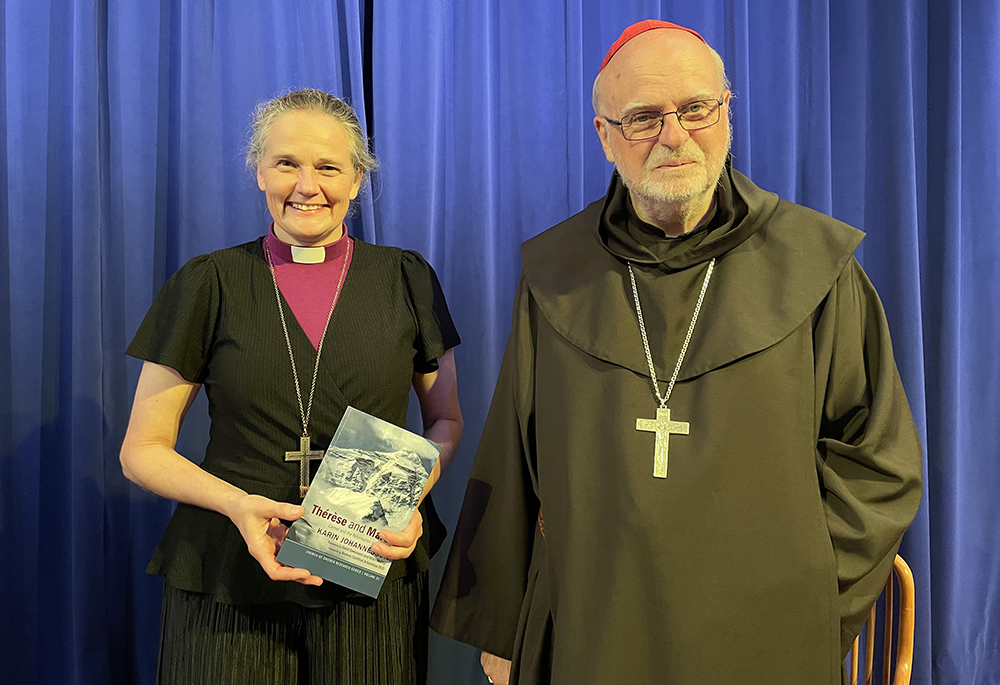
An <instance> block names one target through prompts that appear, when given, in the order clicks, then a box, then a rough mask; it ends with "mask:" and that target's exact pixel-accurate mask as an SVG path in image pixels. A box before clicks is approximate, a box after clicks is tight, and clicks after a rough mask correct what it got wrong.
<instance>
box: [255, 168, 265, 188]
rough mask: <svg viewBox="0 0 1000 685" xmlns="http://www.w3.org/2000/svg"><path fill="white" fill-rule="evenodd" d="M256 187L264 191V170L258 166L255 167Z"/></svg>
mask: <svg viewBox="0 0 1000 685" xmlns="http://www.w3.org/2000/svg"><path fill="white" fill-rule="evenodd" d="M257 187H258V188H260V189H261V190H264V170H263V169H261V168H260V164H258V165H257Z"/></svg>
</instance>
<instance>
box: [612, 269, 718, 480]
mask: <svg viewBox="0 0 1000 685" xmlns="http://www.w3.org/2000/svg"><path fill="white" fill-rule="evenodd" d="M627 264H628V277H629V279H630V280H631V281H632V297H633V298H634V299H635V312H636V314H638V316H639V332H640V333H642V346H643V348H644V349H645V350H646V363H647V364H648V365H649V377H650V379H651V380H652V382H653V392H654V393H656V399H657V400H658V401H659V403H660V406H659V407H657V409H656V418H655V419H636V422H635V429H636V430H637V431H649V432H651V433H656V448H655V450H654V451H653V477H654V478H666V477H667V457H668V454H669V449H670V436H671V435H688V433H689V432H690V430H691V424H689V423H687V422H685V421H673V420H671V418H670V410H669V409H667V401H668V400H670V393H672V392H673V391H674V383H676V382H677V375H678V374H679V373H680V371H681V363H682V362H683V361H684V355H685V354H687V349H688V343H690V342H691V335H692V334H693V333H694V326H695V324H696V323H698V314H699V312H701V303H702V302H703V301H704V300H705V291H706V290H708V282H709V281H710V280H711V279H712V271H713V270H714V269H715V258H714V257H713V258H712V261H710V262H709V263H708V271H707V272H705V280H704V281H703V282H702V284H701V293H700V294H699V295H698V303H697V304H696V305H695V306H694V314H692V315H691V325H689V326H688V330H687V336H685V338H684V344H683V345H682V346H681V353H680V355H678V357H677V365H676V366H674V374H673V376H671V377H670V383H668V384H667V392H666V394H664V395H661V394H660V386H659V384H658V383H657V381H656V369H655V368H654V367H653V355H652V354H651V353H650V351H649V340H647V338H646V323H645V322H644V321H643V319H642V307H641V306H640V305H639V290H638V289H637V288H636V287H635V272H633V271H632V262H627Z"/></svg>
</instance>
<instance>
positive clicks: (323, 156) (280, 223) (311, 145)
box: [257, 110, 362, 246]
mask: <svg viewBox="0 0 1000 685" xmlns="http://www.w3.org/2000/svg"><path fill="white" fill-rule="evenodd" d="M361 178H362V174H361V172H359V171H356V170H355V169H354V164H353V163H352V159H351V147H350V140H349V138H348V137H347V134H346V133H345V132H344V129H343V127H342V126H341V125H340V124H339V123H338V122H337V121H336V120H335V119H334V118H332V117H330V116H328V115H326V114H320V113H318V112H313V111H310V110H296V111H292V112H287V113H285V114H282V115H280V116H279V117H278V118H277V119H275V120H274V122H273V123H272V124H271V128H270V131H269V132H268V135H267V143H266V144H265V146H264V154H263V156H262V158H261V161H260V163H259V164H258V165H257V186H258V187H259V188H260V189H261V190H262V191H264V195H265V196H266V197H267V208H268V210H270V212H271V216H272V217H273V218H274V234H275V235H276V236H277V237H278V238H279V239H281V240H282V241H284V242H286V243H291V244H292V245H302V246H317V245H326V244H328V243H332V242H334V241H336V240H337V239H338V238H340V236H341V227H342V225H343V222H344V217H345V216H347V210H348V208H349V207H350V204H351V200H353V199H354V198H356V197H357V196H358V190H359V189H360V188H361Z"/></svg>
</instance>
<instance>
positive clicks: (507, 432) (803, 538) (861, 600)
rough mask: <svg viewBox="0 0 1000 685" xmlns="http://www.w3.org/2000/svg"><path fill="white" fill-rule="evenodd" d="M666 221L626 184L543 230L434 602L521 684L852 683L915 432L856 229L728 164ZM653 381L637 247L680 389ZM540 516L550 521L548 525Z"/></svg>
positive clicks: (528, 258)
mask: <svg viewBox="0 0 1000 685" xmlns="http://www.w3.org/2000/svg"><path fill="white" fill-rule="evenodd" d="M716 200H717V201H716V208H715V213H714V216H713V218H712V220H711V221H710V222H709V223H708V225H707V226H705V227H703V228H702V229H701V230H699V231H696V232H695V233H693V234H689V235H688V236H685V237H683V238H681V239H676V240H669V239H663V238H662V236H659V237H657V236H656V235H655V233H654V232H653V231H652V230H650V227H648V226H644V225H643V224H642V223H641V222H640V221H638V220H637V219H636V217H635V216H634V214H632V213H631V210H630V209H629V206H628V201H627V198H626V192H625V190H624V188H623V187H622V186H621V184H620V182H619V181H618V179H617V178H614V179H613V180H612V184H611V188H610V189H609V192H608V197H607V198H606V200H605V201H603V202H597V203H594V204H592V205H590V206H589V207H588V208H587V209H585V210H584V211H583V212H581V213H579V214H577V215H575V216H573V217H571V218H570V219H568V220H567V221H565V222H563V223H562V224H559V225H558V226H556V227H554V228H552V229H550V230H548V231H546V232H545V233H543V234H541V235H539V236H537V237H536V238H534V239H532V240H529V241H528V242H527V243H525V245H524V246H523V249H522V262H523V268H524V270H523V275H522V280H521V284H520V288H519V291H518V295H517V299H516V302H515V307H514V319H513V328H512V331H511V335H510V339H509V341H508V344H507V349H506V353H505V356H504V361H503V364H502V367H501V371H500V377H499V379H498V381H497V388H496V392H495V395H494V397H493V404H492V406H491V409H490V413H489V417H488V419H487V422H486V426H485V428H484V430H483V436H482V441H481V443H480V446H479V452H478V455H477V457H476V462H475V465H474V467H473V470H472V474H471V480H470V483H469V487H468V490H467V492H466V497H465V502H464V505H463V509H462V514H461V519H460V522H459V525H458V528H457V530H456V533H455V538H454V542H453V544H452V548H451V554H450V557H449V559H448V564H447V567H446V570H445V576H444V580H443V582H442V585H441V591H440V593H439V595H438V598H437V602H436V606H435V607H434V612H433V617H432V627H434V629H435V630H437V631H438V632H440V633H442V634H444V635H448V636H450V637H453V638H455V639H457V640H461V641H463V642H468V643H470V644H473V645H475V646H477V647H480V648H482V649H485V650H487V651H489V652H492V653H494V654H498V655H501V656H504V657H508V658H513V662H514V663H513V668H512V674H511V683H512V684H513V683H519V684H520V685H535V684H540V683H554V684H557V685H562V684H567V685H568V684H570V683H573V684H579V683H602V684H603V683H619V682H634V683H658V684H661V683H662V684H663V685H690V684H691V683H699V685H711V684H715V683H719V684H723V683H725V684H727V685H730V684H732V683H756V682H768V683H772V684H777V685H803V684H805V683H808V684H810V685H818V684H831V685H832V684H834V683H839V682H840V672H841V668H840V663H841V659H842V657H843V654H844V652H845V650H846V645H847V644H848V642H849V641H850V640H852V639H853V636H854V634H856V632H857V630H858V629H859V627H860V625H861V622H862V620H863V616H864V614H865V612H866V611H867V608H868V607H869V605H870V604H871V603H872V602H873V601H874V599H875V597H876V596H877V595H878V593H879V591H880V589H881V587H882V584H883V583H884V581H885V578H886V577H887V575H888V573H889V569H890V567H891V563H892V559H893V557H894V555H895V553H896V550H897V548H898V545H899V541H900V538H901V536H902V534H903V531H904V530H905V529H906V527H907V526H908V525H909V524H910V522H911V520H912V519H913V516H914V515H915V512H916V509H917V506H918V504H919V500H920V487H921V486H920V482H921V463H922V457H921V449H920V445H919V441H918V437H917V433H916V430H915V427H914V425H913V420H912V418H911V415H910V411H909V408H908V405H907V402H906V398H905V395H904V393H903V389H902V386H901V384H900V379H899V374H898V372H897V370H896V366H895V362H894V361H893V356H892V349H891V344H890V341H889V333H888V330H887V328H886V322H885V316H884V313H883V311H882V307H881V303H880V302H879V300H878V296H877V295H876V293H875V291H874V289H873V288H872V285H871V283H870V282H869V280H868V278H867V277H866V276H865V274H864V272H863V271H862V269H861V267H860V265H859V264H858V263H857V261H856V260H855V259H854V258H853V256H852V254H853V252H854V249H855V248H856V247H857V245H858V243H859V242H860V240H861V237H862V234H861V233H860V232H859V231H857V230H855V229H853V228H851V227H849V226H847V225H845V224H842V223H840V222H838V221H836V220H834V219H831V218H829V217H826V216H824V215H821V214H818V213H816V212H813V211H811V210H809V209H806V208H804V207H801V206H798V205H794V204H792V203H789V202H786V201H783V200H780V199H779V198H778V197H777V196H775V195H773V194H771V193H767V192H765V191H763V190H761V189H759V188H757V187H756V186H755V185H753V184H752V183H751V182H750V181H749V180H748V179H746V178H745V177H743V176H742V175H741V174H739V173H738V172H736V171H732V170H731V169H727V171H726V173H724V174H723V178H722V182H721V183H720V190H719V193H718V194H717V197H716ZM712 257H715V258H716V260H717V264H716V268H715V274H714V276H713V278H712V281H711V283H710V285H709V288H708V291H707V294H706V297H705V300H704V304H703V308H702V311H701V317H700V319H699V321H698V324H697V328H696V329H695V331H694V335H693V337H692V340H691V344H690V348H689V350H688V353H687V357H686V358H685V360H684V364H683V366H682V368H681V371H680V375H679V377H678V382H677V385H676V387H675V388H674V391H673V395H672V397H671V398H670V401H669V404H668V407H669V408H670V410H671V412H672V414H673V416H672V418H673V419H674V420H677V421H686V422H689V423H690V434H689V435H674V436H671V437H670V458H669V470H668V474H667V477H666V479H654V478H653V477H652V472H653V448H654V436H653V434H652V433H648V432H640V431H637V430H636V419H637V418H653V417H655V415H656V406H657V403H656V400H655V399H654V396H653V392H652V388H651V385H650V379H649V371H648V368H647V364H646V360H645V357H644V353H643V347H642V341H641V338H640V336H639V328H638V321H637V317H636V314H635V307H634V305H633V303H632V294H631V286H630V285H629V279H628V272H627V270H626V268H625V260H629V261H632V263H633V264H634V268H635V271H636V278H637V281H638V290H639V297H640V302H641V303H642V305H643V314H644V317H645V322H646V328H647V332H648V335H649V343H650V348H651V350H652V356H653V361H654V364H655V366H656V374H657V377H658V379H660V380H661V392H662V391H664V390H665V389H666V382H665V381H667V380H669V378H670V375H671V373H672V371H673V367H674V364H675V363H676V360H677V356H678V353H679V352H680V347H681V343H682V342H683V339H684V334H685V332H686V330H687V327H688V324H689V322H690V319H691V314H692V312H693V310H694V305H695V302H696V300H697V296H698V292H699V290H700V287H701V284H702V280H703V279H704V276H705V271H706V267H707V263H708V261H709V260H710V259H711V258H712ZM539 509H541V511H542V512H543V515H544V521H545V537H544V538H542V536H541V535H540V533H539V530H538V525H537V519H538V512H539Z"/></svg>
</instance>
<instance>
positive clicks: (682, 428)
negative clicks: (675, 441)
mask: <svg viewBox="0 0 1000 685" xmlns="http://www.w3.org/2000/svg"><path fill="white" fill-rule="evenodd" d="M690 428H691V424H689V423H686V422H684V421H671V420H670V410H669V409H667V408H666V407H658V408H657V410H656V418H655V419H636V421H635V429H636V430H637V431H651V432H653V433H656V450H655V451H654V452H653V477H654V478H666V477H667V454H668V452H669V450H670V434H671V433H673V434H674V435H687V434H688V431H689V430H690Z"/></svg>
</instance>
